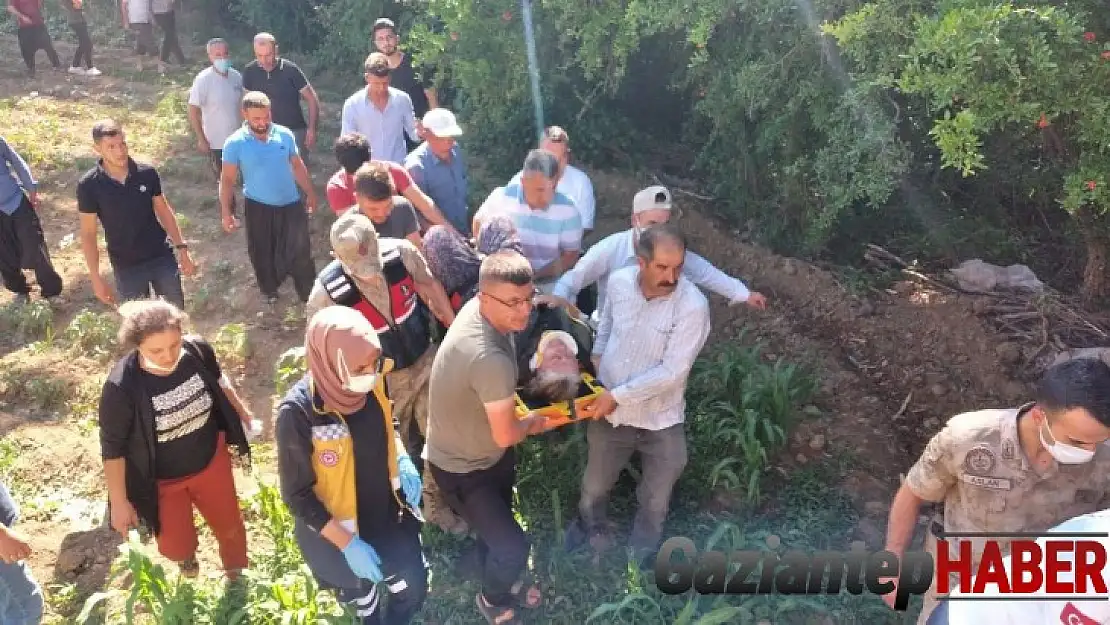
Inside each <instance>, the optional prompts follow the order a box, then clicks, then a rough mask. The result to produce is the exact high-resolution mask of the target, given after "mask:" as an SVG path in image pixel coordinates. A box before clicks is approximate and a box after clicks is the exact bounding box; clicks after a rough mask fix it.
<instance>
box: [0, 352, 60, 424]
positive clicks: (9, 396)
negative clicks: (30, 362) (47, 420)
mask: <svg viewBox="0 0 1110 625" xmlns="http://www.w3.org/2000/svg"><path fill="white" fill-rule="evenodd" d="M72 396H73V385H72V384H71V383H70V381H69V380H65V379H62V378H59V377H56V376H55V375H54V374H53V373H52V372H50V371H48V370H46V369H45V368H43V367H19V366H16V365H15V364H14V363H10V364H7V365H5V366H4V367H3V371H0V398H2V399H3V400H4V401H6V402H8V403H10V404H15V405H22V406H28V405H29V406H35V407H36V408H40V409H42V410H46V411H50V412H53V411H55V410H57V409H59V408H62V407H63V406H65V405H66V403H67V402H68V401H69V400H70V399H71V398H72Z"/></svg>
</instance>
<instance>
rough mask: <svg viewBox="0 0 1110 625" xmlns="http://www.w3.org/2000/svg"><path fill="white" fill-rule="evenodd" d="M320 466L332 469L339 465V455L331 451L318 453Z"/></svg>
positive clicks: (326, 450)
mask: <svg viewBox="0 0 1110 625" xmlns="http://www.w3.org/2000/svg"><path fill="white" fill-rule="evenodd" d="M320 464H322V465H324V466H325V467H334V466H335V465H337V464H339V454H338V453H337V452H335V451H333V450H331V449H325V450H324V451H321V452H320Z"/></svg>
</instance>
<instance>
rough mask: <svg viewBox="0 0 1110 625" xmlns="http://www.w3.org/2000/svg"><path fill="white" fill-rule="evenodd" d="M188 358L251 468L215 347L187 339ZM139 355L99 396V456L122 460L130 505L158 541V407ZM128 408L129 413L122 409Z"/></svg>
mask: <svg viewBox="0 0 1110 625" xmlns="http://www.w3.org/2000/svg"><path fill="white" fill-rule="evenodd" d="M183 345H184V347H185V356H184V358H193V359H195V362H196V363H197V364H199V365H200V366H198V367H197V370H198V371H200V377H201V379H202V380H203V381H204V385H205V387H207V388H208V392H209V393H211V394H212V398H213V400H214V401H213V405H212V417H213V418H214V419H216V424H217V426H218V427H219V429H220V430H222V431H223V432H225V433H226V441H227V444H228V445H229V446H231V447H235V448H237V452H238V454H239V456H240V458H242V460H243V464H244V466H247V467H249V466H250V445H249V444H248V442H247V434H246V431H245V430H244V429H243V423H242V421H241V420H240V419H239V413H238V412H237V411H236V410H235V407H234V406H233V405H232V404H231V401H230V400H229V399H228V397H227V394H226V393H225V392H224V390H223V388H222V387H221V386H220V383H219V377H218V375H217V374H216V372H217V371H219V365H218V364H217V361H216V353H215V351H213V350H212V347H211V346H210V345H209V344H208V343H206V342H205V341H204V340H203V339H201V338H199V337H186V339H185V340H184V341H183ZM138 375H139V358H138V350H132V351H131V353H129V354H127V355H126V356H124V357H123V358H121V359H120V360H119V361H118V362H117V363H116V364H115V366H114V367H112V372H111V373H109V374H108V379H107V380H106V381H105V382H104V388H103V389H102V391H101V394H100V453H101V457H102V458H103V459H104V460H113V459H116V458H123V459H124V460H125V467H126V472H125V474H124V479H125V483H126V485H127V499H128V500H129V501H130V502H131V505H133V506H134V507H135V512H136V513H137V514H138V516H139V520H140V521H142V522H143V523H144V524H145V525H146V526H147V527H149V528H150V529H151V530H152V531H153V532H154V534H155V535H157V534H158V533H159V532H160V530H161V527H160V524H159V523H158V480H157V478H156V477H155V464H154V449H155V440H156V439H155V433H154V404H153V402H152V401H151V398H150V395H149V393H147V392H146V390H145V388H144V386H143V384H142V383H141V382H140V380H139V378H138ZM121 407H125V408H121Z"/></svg>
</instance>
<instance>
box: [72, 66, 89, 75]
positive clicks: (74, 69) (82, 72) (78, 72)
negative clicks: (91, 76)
mask: <svg viewBox="0 0 1110 625" xmlns="http://www.w3.org/2000/svg"><path fill="white" fill-rule="evenodd" d="M69 73H71V74H74V75H76V76H85V75H87V74H86V73H85V70H83V69H81V68H80V67H71V68H69Z"/></svg>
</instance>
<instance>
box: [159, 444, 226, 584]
mask: <svg viewBox="0 0 1110 625" xmlns="http://www.w3.org/2000/svg"><path fill="white" fill-rule="evenodd" d="M194 506H195V507H196V509H197V511H199V512H200V514H201V516H203V517H204V520H205V521H206V522H207V523H208V527H210V528H211V529H212V534H213V535H215V537H216V542H217V543H219V547H220V560H221V561H222V562H223V565H224V570H226V571H233V572H238V571H240V570H242V569H245V568H247V528H246V526H244V525H243V515H242V513H241V512H240V511H239V497H238V495H237V494H236V493H235V478H234V476H233V475H232V473H231V452H230V451H228V449H227V445H226V444H225V443H224V435H223V434H220V438H219V441H218V442H217V443H216V455H215V456H213V458H212V462H209V463H208V466H207V467H205V468H204V469H203V470H202V471H201V472H200V473H197V474H195V475H190V476H188V477H182V478H177V479H173V480H159V481H158V520H159V522H160V524H161V526H162V528H161V532H160V533H159V534H158V536H157V540H158V551H159V552H160V553H161V554H162V555H163V556H165V557H166V558H168V559H170V560H173V561H174V562H181V561H183V560H188V559H189V558H192V557H194V556H195V555H196V553H197V528H196V526H195V525H194V524H193V507H194Z"/></svg>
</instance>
